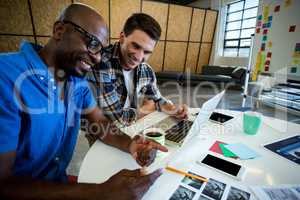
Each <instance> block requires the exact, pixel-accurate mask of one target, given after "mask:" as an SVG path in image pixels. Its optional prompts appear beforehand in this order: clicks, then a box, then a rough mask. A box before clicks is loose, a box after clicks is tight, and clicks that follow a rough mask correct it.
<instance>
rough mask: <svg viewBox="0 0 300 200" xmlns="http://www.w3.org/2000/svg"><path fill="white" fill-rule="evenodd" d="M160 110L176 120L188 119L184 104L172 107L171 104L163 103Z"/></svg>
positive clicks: (186, 108)
mask: <svg viewBox="0 0 300 200" xmlns="http://www.w3.org/2000/svg"><path fill="white" fill-rule="evenodd" d="M161 110H162V111H163V112H165V113H167V114H168V115H170V116H173V117H176V118H177V119H187V117H188V107H187V105H185V104H181V105H174V104H172V103H165V104H163V105H161Z"/></svg>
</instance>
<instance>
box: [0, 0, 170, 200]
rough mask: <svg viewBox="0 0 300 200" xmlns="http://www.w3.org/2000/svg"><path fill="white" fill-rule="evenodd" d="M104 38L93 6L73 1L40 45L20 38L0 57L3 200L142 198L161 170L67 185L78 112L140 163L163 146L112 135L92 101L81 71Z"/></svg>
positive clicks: (0, 180) (0, 183) (101, 136)
mask: <svg viewBox="0 0 300 200" xmlns="http://www.w3.org/2000/svg"><path fill="white" fill-rule="evenodd" d="M107 35H108V31H107V27H106V25H105V23H104V21H103V18H102V17H101V16H100V15H99V14H98V13H97V12H96V11H95V10H94V9H92V8H90V7H88V6H86V5H83V4H71V5H70V6H68V7H67V8H66V9H65V10H64V12H63V13H62V14H61V16H60V17H59V19H58V21H56V22H55V24H54V27H53V35H52V37H51V39H50V40H49V42H48V43H47V44H46V45H45V46H44V47H41V46H38V45H34V44H31V43H28V42H23V44H22V45H21V49H20V51H19V52H16V53H8V54H1V55H0V66H1V67H0V90H1V93H2V97H1V99H0V123H1V127H0V144H1V145H0V198H1V199H62V198H65V199H140V198H141V197H142V195H143V194H144V193H145V192H146V191H147V190H148V188H149V187H150V186H151V185H152V183H153V182H154V181H155V179H156V178H157V177H158V176H159V175H160V171H156V172H154V173H152V174H150V175H143V174H141V172H140V170H133V171H130V170H122V171H120V172H119V173H117V174H116V175H114V176H112V177H111V178H110V179H109V180H108V181H106V182H104V183H102V184H70V183H68V182H67V179H66V178H67V176H66V167H67V166H68V164H69V161H70V159H71V157H72V153H73V150H74V146H75V144H76V140H77V135H78V130H79V126H80V117H81V115H82V114H84V115H85V117H86V119H88V121H89V122H90V123H93V124H99V125H102V127H105V128H106V130H110V132H108V133H107V132H103V131H99V128H98V129H97V130H96V131H95V132H94V133H95V134H98V137H99V139H101V140H102V141H103V142H104V143H106V144H109V145H112V146H115V147H117V148H119V149H121V150H123V151H126V152H128V153H130V154H132V156H133V157H134V158H135V159H136V160H137V162H138V163H139V164H140V165H142V166H145V165H149V164H150V163H151V162H152V161H153V157H154V156H153V152H154V151H156V150H162V151H167V149H166V148H165V147H163V146H160V145H159V144H157V143H154V142H150V141H147V140H144V138H141V137H135V138H133V139H131V138H130V137H129V136H127V135H125V134H123V133H121V132H120V131H118V130H116V129H114V130H115V132H112V130H113V129H112V127H111V126H112V125H111V124H109V123H108V120H106V118H105V117H104V116H103V114H102V112H101V110H100V109H99V108H98V107H97V106H96V102H95V100H94V98H93V95H92V93H91V91H90V89H89V87H88V84H87V82H86V80H85V79H84V78H83V76H84V75H85V73H86V72H87V71H89V70H90V69H91V67H93V66H94V65H95V64H97V63H99V62H100V59H101V56H100V53H101V51H102V48H103V47H104V46H106V45H107ZM94 127H95V126H94ZM150 155H152V156H150ZM103 160H104V161H105V158H103ZM99 167H101V166H99ZM99 170H100V169H99Z"/></svg>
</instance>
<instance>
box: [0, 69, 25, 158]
mask: <svg viewBox="0 0 300 200" xmlns="http://www.w3.org/2000/svg"><path fill="white" fill-rule="evenodd" d="M2 67H3V66H2ZM0 91H1V93H2V95H1V98H0V124H1V126H0V153H5V152H9V151H15V150H16V149H17V145H18V139H19V133H20V126H21V125H20V124H21V117H20V110H19V107H18V106H17V104H16V103H15V100H14V98H13V86H12V84H11V83H10V81H7V80H5V78H4V77H0Z"/></svg>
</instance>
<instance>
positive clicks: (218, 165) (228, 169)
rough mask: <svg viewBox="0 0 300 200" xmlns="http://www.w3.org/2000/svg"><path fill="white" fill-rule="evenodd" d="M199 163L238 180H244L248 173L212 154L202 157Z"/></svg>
mask: <svg viewBox="0 0 300 200" xmlns="http://www.w3.org/2000/svg"><path fill="white" fill-rule="evenodd" d="M197 163H198V164H200V165H205V166H207V167H209V168H212V169H214V170H217V171H218V172H221V173H223V174H226V175H228V176H230V177H231V178H234V179H237V180H242V179H243V178H244V176H245V173H246V169H245V167H243V166H241V165H239V164H236V163H233V162H231V161H228V160H225V159H223V158H219V157H217V156H214V155H211V154H204V155H202V156H200V158H199V159H198V160H197Z"/></svg>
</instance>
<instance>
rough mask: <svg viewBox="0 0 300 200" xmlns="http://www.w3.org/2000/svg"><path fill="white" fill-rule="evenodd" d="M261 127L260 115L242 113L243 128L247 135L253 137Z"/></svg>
mask: <svg viewBox="0 0 300 200" xmlns="http://www.w3.org/2000/svg"><path fill="white" fill-rule="evenodd" d="M260 125H261V114H260V113H257V112H244V115H243V128H244V132H245V133H246V134H248V135H255V134H256V133H257V131H258V129H259V127H260Z"/></svg>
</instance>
